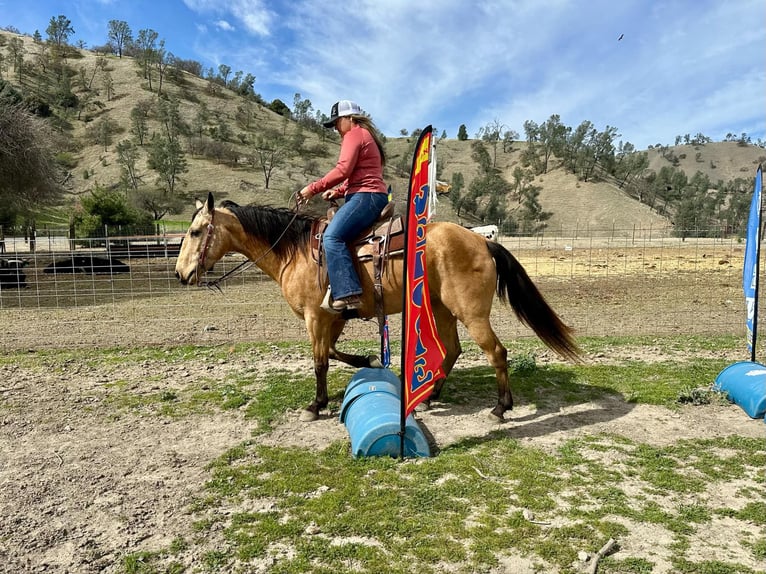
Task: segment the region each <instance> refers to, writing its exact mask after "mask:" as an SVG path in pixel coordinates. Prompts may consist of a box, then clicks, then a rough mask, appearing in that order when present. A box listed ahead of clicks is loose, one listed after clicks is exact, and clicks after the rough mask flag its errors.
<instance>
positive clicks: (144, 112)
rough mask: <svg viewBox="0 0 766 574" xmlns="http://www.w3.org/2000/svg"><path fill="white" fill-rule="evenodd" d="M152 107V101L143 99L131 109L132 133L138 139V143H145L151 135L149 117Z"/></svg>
mask: <svg viewBox="0 0 766 574" xmlns="http://www.w3.org/2000/svg"><path fill="white" fill-rule="evenodd" d="M151 107H152V103H151V102H150V101H148V100H142V101H139V102H138V103H137V104H136V105H135V106H134V107H133V109H131V110H130V133H131V134H133V137H135V138H136V140H138V145H144V141H145V140H146V136H148V135H149V123H148V117H149V111H150V110H151Z"/></svg>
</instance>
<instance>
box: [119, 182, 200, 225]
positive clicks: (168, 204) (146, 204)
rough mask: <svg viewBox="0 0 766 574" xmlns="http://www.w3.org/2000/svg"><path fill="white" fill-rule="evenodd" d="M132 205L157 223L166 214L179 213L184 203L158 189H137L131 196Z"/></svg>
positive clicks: (178, 198) (177, 197)
mask: <svg viewBox="0 0 766 574" xmlns="http://www.w3.org/2000/svg"><path fill="white" fill-rule="evenodd" d="M131 199H132V203H133V205H135V207H136V208H137V209H139V210H140V211H142V212H145V213H147V214H149V215H150V216H151V218H152V219H153V220H154V221H155V222H157V221H159V220H160V219H162V218H163V217H165V216H166V215H168V214H176V213H181V212H182V211H183V210H184V208H185V207H186V202H185V201H184V199H183V198H181V197H179V196H178V195H173V194H168V193H165V191H163V190H158V189H139V190H137V191H135V192H134V193H133V194H132V195H131Z"/></svg>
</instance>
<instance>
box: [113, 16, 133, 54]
mask: <svg viewBox="0 0 766 574" xmlns="http://www.w3.org/2000/svg"><path fill="white" fill-rule="evenodd" d="M107 37H108V38H109V42H110V43H111V44H112V46H113V47H114V49H115V50H116V51H117V55H118V56H119V57H120V58H122V50H123V48H125V46H127V45H129V44H130V43H131V42H132V41H133V31H132V30H131V29H130V26H128V23H127V22H125V21H124V20H109V31H108V32H107Z"/></svg>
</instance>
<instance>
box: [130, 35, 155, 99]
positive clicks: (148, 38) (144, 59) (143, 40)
mask: <svg viewBox="0 0 766 574" xmlns="http://www.w3.org/2000/svg"><path fill="white" fill-rule="evenodd" d="M158 37H159V34H158V33H157V32H155V31H154V30H152V29H151V28H144V29H143V30H139V31H138V37H137V38H136V42H135V48H136V62H137V63H138V66H139V68H140V69H141V72H142V73H143V75H144V79H145V80H148V81H149V91H150V92H151V91H153V90H152V62H153V61H154V57H155V51H156V49H157V38H158Z"/></svg>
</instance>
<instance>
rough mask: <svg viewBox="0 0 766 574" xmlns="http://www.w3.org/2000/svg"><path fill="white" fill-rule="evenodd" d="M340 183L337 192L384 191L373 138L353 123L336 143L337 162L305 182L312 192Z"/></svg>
mask: <svg viewBox="0 0 766 574" xmlns="http://www.w3.org/2000/svg"><path fill="white" fill-rule="evenodd" d="M338 184H341V185H339V186H338V188H337V192H338V196H340V195H343V196H346V195H350V194H352V193H357V192H367V193H387V190H386V184H385V182H384V181H383V162H382V159H381V157H380V150H379V149H378V146H377V144H376V143H375V140H374V139H373V137H372V135H371V134H370V132H368V131H367V130H366V129H365V128H363V127H361V126H358V125H354V127H352V128H351V129H350V130H349V131H348V132H346V135H344V136H343V140H342V141H341V144H340V157H338V163H337V164H335V167H334V168H332V169H331V170H330V171H329V172H328V173H327V174H326V175H325V176H324V177H322V178H321V179H318V180H316V181H314V182H312V183H310V184H309V191H311V193H312V194H314V195H316V194H317V193H322V192H323V191H326V190H328V189H331V188H333V187H335V186H336V185H338Z"/></svg>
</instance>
